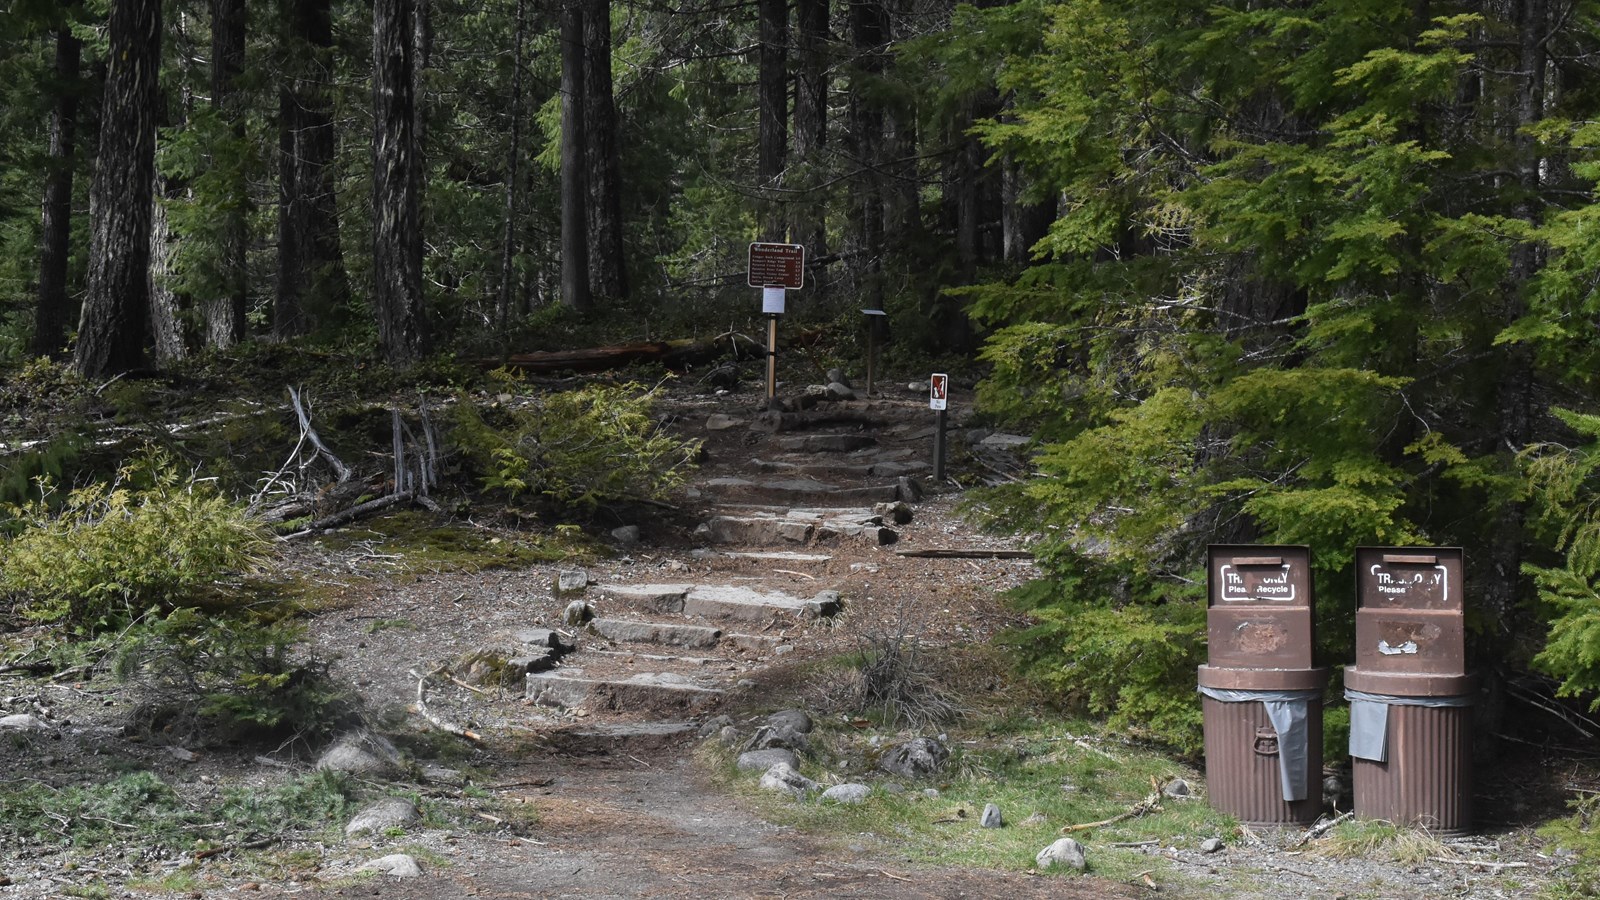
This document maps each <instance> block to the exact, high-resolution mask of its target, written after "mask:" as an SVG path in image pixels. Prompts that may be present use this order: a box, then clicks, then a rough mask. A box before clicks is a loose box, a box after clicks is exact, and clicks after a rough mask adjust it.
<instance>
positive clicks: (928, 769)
mask: <svg viewBox="0 0 1600 900" xmlns="http://www.w3.org/2000/svg"><path fill="white" fill-rule="evenodd" d="M949 759H950V748H948V747H946V746H945V745H944V744H941V743H939V742H938V741H936V740H934V739H933V738H925V737H924V738H913V739H912V740H909V741H906V742H905V743H904V744H897V745H895V746H893V747H890V748H889V749H888V750H886V751H884V754H883V758H882V759H881V760H879V761H878V768H880V769H882V770H884V771H885V772H888V773H890V774H892V775H899V776H900V777H902V778H925V777H927V776H929V775H933V774H935V773H937V772H938V771H939V770H941V769H943V768H944V764H945V762H946V761H947V760H949Z"/></svg>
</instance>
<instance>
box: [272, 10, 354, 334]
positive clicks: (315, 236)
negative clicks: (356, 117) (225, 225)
mask: <svg viewBox="0 0 1600 900" xmlns="http://www.w3.org/2000/svg"><path fill="white" fill-rule="evenodd" d="M329 3H330V0H281V10H280V11H281V13H282V16H283V19H284V20H285V23H286V27H287V33H286V34H285V37H284V44H285V46H286V48H287V56H288V62H287V64H286V72H285V76H284V83H283V84H282V86H280V88H279V90H278V153H279V156H278V195H279V199H278V284H277V291H276V293H275V294H274V296H273V306H272V328H273V332H274V333H275V334H276V335H278V336H279V337H293V336H295V335H301V334H306V333H308V332H310V331H313V330H315V329H316V328H318V327H319V326H321V325H323V324H325V323H326V321H327V319H328V318H329V317H330V316H331V315H332V314H333V313H335V312H336V311H338V310H341V309H343V308H344V307H345V306H346V305H347V304H348V302H349V299H350V282H349V278H348V276H347V275H346V274H345V268H344V251H343V248H342V246H341V243H340V240H339V208H338V202H337V201H338V198H337V196H336V195H335V193H334V168H333V164H334V151H335V149H336V148H335V134H334V129H333V114H332V106H333V105H332V102H331V100H330V98H329V92H328V83H329V78H330V73H331V72H332V67H333V22H332V13H331V10H330V8H329Z"/></svg>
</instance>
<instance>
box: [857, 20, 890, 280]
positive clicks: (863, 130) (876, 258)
mask: <svg viewBox="0 0 1600 900" xmlns="http://www.w3.org/2000/svg"><path fill="white" fill-rule="evenodd" d="M885 20H886V16H885V15H884V10H883V5H882V4H881V3H880V2H878V0H850V43H851V45H852V47H853V48H854V52H855V66H854V70H855V71H854V74H853V75H852V76H851V83H850V110H849V117H850V120H849V121H850V150H851V153H852V155H853V156H854V157H855V163H856V166H857V168H858V169H859V170H860V172H861V175H860V177H859V181H858V183H857V185H856V189H855V191H854V192H853V194H854V196H853V198H852V203H851V210H850V217H851V219H852V220H853V221H852V225H853V228H852V232H853V236H852V237H853V240H852V244H853V246H852V247H851V251H852V252H851V259H852V264H851V267H850V268H851V274H852V281H853V282H854V283H855V284H856V287H857V293H859V294H861V295H862V299H863V300H864V301H865V302H866V304H867V307H868V308H870V309H882V308H883V299H884V290H883V225H884V215H883V213H884V205H883V182H882V179H881V178H880V177H879V165H880V164H881V162H882V158H883V109H882V107H881V106H880V105H879V104H878V101H877V100H876V99H875V98H874V97H872V96H871V95H872V91H873V89H874V88H875V87H876V86H877V85H876V82H877V81H878V80H879V79H880V78H882V77H883V62H884V58H883V45H884V39H885V36H886V28H885Z"/></svg>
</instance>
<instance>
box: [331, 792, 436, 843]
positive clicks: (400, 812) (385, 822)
mask: <svg viewBox="0 0 1600 900" xmlns="http://www.w3.org/2000/svg"><path fill="white" fill-rule="evenodd" d="M420 821H422V812H421V811H420V810H418V809H417V805H416V804H415V803H412V802H411V801H410V800H407V799H406V798H404V797H385V798H384V799H382V800H379V801H377V802H375V803H371V804H368V805H367V806H366V807H365V808H364V809H362V810H361V811H360V812H358V813H356V815H355V818H353V819H351V820H350V824H348V825H346V826H344V833H345V834H360V833H361V832H363V831H373V832H379V833H381V832H384V831H388V830H389V829H391V828H405V827H406V826H408V825H415V824H416V823H418V822H420Z"/></svg>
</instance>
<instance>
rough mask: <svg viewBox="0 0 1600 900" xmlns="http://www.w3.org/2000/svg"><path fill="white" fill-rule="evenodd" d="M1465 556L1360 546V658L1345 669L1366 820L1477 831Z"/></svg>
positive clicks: (1358, 801)
mask: <svg viewBox="0 0 1600 900" xmlns="http://www.w3.org/2000/svg"><path fill="white" fill-rule="evenodd" d="M1461 563H1462V555H1461V550H1460V549H1459V548H1454V547H1362V548H1359V549H1357V550H1356V604H1357V607H1356V664H1355V665H1353V666H1349V667H1347V668H1346V669H1345V675H1344V683H1345V697H1346V699H1348V700H1349V701H1350V755H1351V757H1352V764H1351V781H1352V786H1353V788H1354V792H1355V812H1356V814H1357V815H1358V816H1360V817H1361V818H1364V819H1384V820H1387V821H1390V822H1394V823H1395V824H1397V825H1409V826H1417V827H1421V828H1426V829H1428V830H1429V831H1431V832H1434V833H1436V834H1439V835H1442V836H1456V835H1462V834H1466V833H1468V832H1470V831H1471V830H1472V707H1473V704H1474V702H1475V701H1476V689H1477V679H1476V678H1475V677H1474V676H1473V675H1471V674H1469V673H1468V672H1467V671H1466V638H1465V634H1466V628H1465V620H1464V619H1465V606H1464V604H1463V602H1462V587H1463V585H1462V579H1461Z"/></svg>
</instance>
